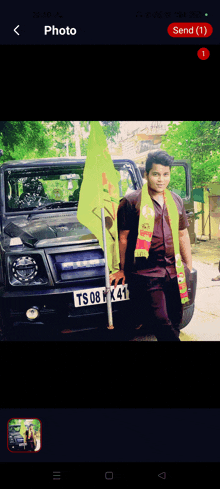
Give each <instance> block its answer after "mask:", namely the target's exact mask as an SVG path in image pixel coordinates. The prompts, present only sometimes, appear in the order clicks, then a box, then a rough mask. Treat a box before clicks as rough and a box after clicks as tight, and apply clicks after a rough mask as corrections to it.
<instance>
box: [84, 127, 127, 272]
mask: <svg viewBox="0 0 220 489" xmlns="http://www.w3.org/2000/svg"><path fill="white" fill-rule="evenodd" d="M119 180H120V173H119V172H118V171H117V170H116V169H115V167H114V164H113V162H112V159H111V156H110V154H109V150H108V145H107V141H106V137H105V134H104V131H103V129H102V126H101V124H100V123H99V122H98V121H92V122H91V123H90V135H89V141H88V151H87V158H86V162H85V168H84V173H83V182H82V185H81V189H80V195H79V204H78V211H77V219H78V220H79V222H81V223H82V224H83V225H84V226H86V227H87V228H88V229H89V230H90V231H91V232H92V233H93V234H94V235H95V236H96V238H97V239H98V241H99V244H100V246H101V248H102V249H103V250H104V247H103V246H104V245H103V237H102V220H101V209H102V208H104V213H105V229H106V244H107V258H108V267H109V271H110V273H114V272H116V271H117V270H119V269H120V265H119V264H120V255H119V244H118V228H117V209H118V205H119V186H118V182H119Z"/></svg>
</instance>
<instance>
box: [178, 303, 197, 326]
mask: <svg viewBox="0 0 220 489" xmlns="http://www.w3.org/2000/svg"><path fill="white" fill-rule="evenodd" d="M194 309H195V302H193V304H191V305H190V306H189V307H186V308H185V309H184V310H183V317H182V321H181V323H180V325H179V329H183V328H185V327H186V326H187V325H188V324H189V323H190V321H191V319H192V317H193V314H194Z"/></svg>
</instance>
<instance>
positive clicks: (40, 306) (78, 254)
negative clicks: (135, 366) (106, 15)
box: [0, 157, 196, 339]
mask: <svg viewBox="0 0 220 489" xmlns="http://www.w3.org/2000/svg"><path fill="white" fill-rule="evenodd" d="M113 162H114V165H115V168H116V169H117V170H118V171H119V172H120V175H121V180H120V182H119V191H120V198H122V197H123V196H124V195H126V194H127V193H128V192H132V191H133V190H136V189H139V188H141V187H142V185H143V180H142V176H141V172H140V170H139V168H137V166H136V165H135V163H134V162H133V161H131V160H129V159H122V158H116V159H114V160H113ZM84 165H85V158H68V157H66V158H46V159H38V160H28V161H8V162H6V163H4V164H3V165H2V166H1V167H0V183H1V185H0V188H1V199H0V206H1V217H0V225H1V243H0V260H1V261H0V312H1V323H2V324H1V328H2V331H3V332H4V333H5V336H6V337H7V335H8V336H10V334H11V333H16V334H17V338H18V339H19V327H20V326H21V325H23V326H26V327H28V330H29V329H32V330H35V329H37V328H40V329H41V328H42V329H43V330H44V331H45V329H46V330H47V328H48V330H50V328H52V331H53V330H55V329H56V325H57V327H58V328H60V330H69V329H71V331H82V330H88V329H97V327H98V325H99V326H100V327H103V328H104V329H106V324H107V306H106V296H105V293H104V292H105V260H104V253H103V251H102V249H101V247H100V246H99V242H98V240H97V239H96V237H95V236H94V235H93V234H91V232H90V231H89V229H87V228H85V227H84V226H83V225H82V224H81V223H79V221H78V220H77V205H78V200H79V191H80V187H81V183H82V179H83V170H84ZM178 165H179V166H182V170H183V172H184V175H186V178H185V177H184V178H185V181H186V190H185V198H184V196H183V195H181V196H182V197H183V200H184V201H185V203H186V206H188V209H187V212H188V213H190V212H191V213H192V208H193V207H192V205H193V203H192V202H191V199H190V196H191V187H190V170H189V166H188V165H187V163H185V162H176V163H175V166H178ZM91 185H92V182H91ZM174 191H176V192H177V190H176V189H175V190H174ZM181 192H182V190H181ZM190 202H191V204H192V205H191V204H190ZM190 205H191V207H190ZM113 289H114V288H113V286H112V310H113V321H114V317H115V318H116V317H117V316H118V315H117V312H120V310H121V311H122V310H123V308H124V310H126V300H128V299H129V294H128V289H127V285H126V286H122V285H118V286H117V288H116V289H115V290H113ZM195 291H196V271H195V270H193V272H192V274H191V290H190V291H189V292H190V303H188V304H187V305H186V306H184V316H183V321H182V324H181V327H184V326H186V324H188V323H189V321H190V320H191V318H192V315H193V311H194V298H195ZM120 327H121V328H122V329H123V324H121V323H120Z"/></svg>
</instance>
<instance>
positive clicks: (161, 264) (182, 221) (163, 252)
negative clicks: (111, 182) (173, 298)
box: [118, 190, 189, 278]
mask: <svg viewBox="0 0 220 489" xmlns="http://www.w3.org/2000/svg"><path fill="white" fill-rule="evenodd" d="M141 192H142V190H135V191H134V192H132V193H131V194H129V195H127V196H126V197H124V198H123V199H122V201H121V202H120V204H119V207H118V231H122V230H130V232H129V235H128V244H127V250H126V255H125V275H126V273H129V272H132V273H136V274H139V275H146V276H151V277H165V275H166V271H167V272H168V273H169V275H170V277H171V278H174V277H176V275H177V274H176V269H175V255H174V247H173V239H172V232H171V228H170V224H169V218H168V212H167V208H166V205H165V204H164V205H163V207H161V206H160V204H159V203H158V202H157V201H156V200H154V199H153V198H152V197H151V198H152V202H153V205H154V211H155V223H154V230H153V236H152V240H151V247H150V250H149V257H148V259H146V258H135V257H134V251H135V248H136V242H137V237H138V224H139V216H140V205H141ZM171 194H172V197H173V199H174V201H175V203H176V205H177V209H178V212H179V230H183V229H186V228H187V227H189V223H188V220H187V216H186V211H185V209H184V205H183V200H182V199H181V197H179V195H177V194H175V193H174V192H171ZM183 264H184V262H183ZM184 268H186V265H185V264H184Z"/></svg>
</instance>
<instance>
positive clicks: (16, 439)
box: [8, 424, 25, 451]
mask: <svg viewBox="0 0 220 489" xmlns="http://www.w3.org/2000/svg"><path fill="white" fill-rule="evenodd" d="M20 429H21V425H20V424H12V425H9V427H8V449H9V450H21V451H23V450H24V449H25V441H24V438H23V436H21V434H20Z"/></svg>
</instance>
